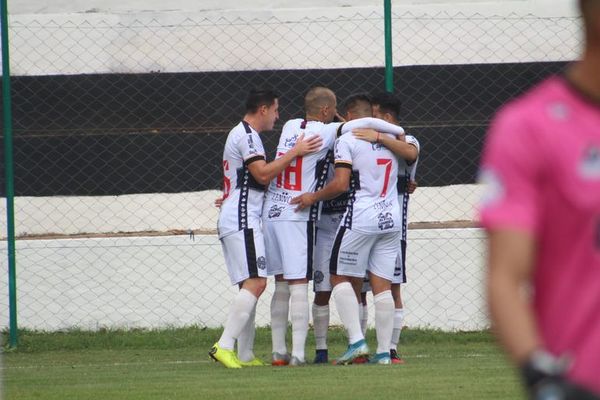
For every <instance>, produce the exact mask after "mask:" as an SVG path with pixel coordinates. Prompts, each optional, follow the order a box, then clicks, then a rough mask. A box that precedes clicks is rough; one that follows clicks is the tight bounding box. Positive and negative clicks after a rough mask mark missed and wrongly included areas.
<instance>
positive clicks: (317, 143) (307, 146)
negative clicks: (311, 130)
mask: <svg viewBox="0 0 600 400" xmlns="http://www.w3.org/2000/svg"><path fill="white" fill-rule="evenodd" d="M322 145H323V138H321V136H319V135H313V136H310V137H308V138H305V137H304V133H303V134H301V135H300V136H298V139H296V144H295V145H294V149H295V151H296V154H297V156H303V155H305V154H309V153H313V152H315V151H317V150H319V149H320V148H321V146H322Z"/></svg>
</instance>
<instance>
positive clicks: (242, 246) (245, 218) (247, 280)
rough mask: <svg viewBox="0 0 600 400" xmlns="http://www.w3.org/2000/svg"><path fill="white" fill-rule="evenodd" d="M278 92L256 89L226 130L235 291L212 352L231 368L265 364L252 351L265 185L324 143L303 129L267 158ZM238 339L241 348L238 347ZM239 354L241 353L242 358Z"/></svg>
mask: <svg viewBox="0 0 600 400" xmlns="http://www.w3.org/2000/svg"><path fill="white" fill-rule="evenodd" d="M278 109H279V102H278V96H277V95H276V94H275V93H274V92H272V91H270V90H252V91H251V92H250V94H249V95H248V98H247V100H246V114H245V116H244V119H243V120H242V122H240V123H239V124H238V125H236V126H235V127H234V128H233V129H232V130H231V131H230V132H229V135H228V136H227V141H226V142H225V150H224V151H223V173H224V176H223V199H224V200H223V203H222V205H221V211H220V213H219V220H218V234H219V239H220V240H221V245H222V247H223V253H224V256H225V263H226V265H227V269H228V272H229V277H230V279H231V283H232V284H234V285H238V286H239V288H240V291H239V292H238V294H237V296H236V297H235V299H234V301H233V304H232V307H231V311H230V313H229V316H228V318H227V322H226V324H225V329H224V330H223V334H222V335H221V338H220V339H219V341H218V342H217V343H215V345H214V346H213V347H212V349H211V350H210V352H209V355H210V356H211V357H212V358H213V359H214V360H215V361H219V362H221V363H222V364H223V365H224V366H226V367H228V368H241V367H243V366H260V365H264V363H263V362H262V361H261V360H260V359H258V358H256V357H255V356H254V353H253V343H254V316H255V313H256V302H257V300H258V298H259V297H260V295H261V294H262V292H263V291H264V289H265V287H266V283H267V281H266V260H265V246H264V241H263V235H262V231H261V228H260V217H261V213H262V206H263V200H264V190H265V185H267V184H268V183H269V182H270V181H271V179H273V178H274V177H276V176H277V175H278V174H279V173H280V172H281V171H283V170H284V169H285V168H286V167H287V166H288V165H290V164H291V163H292V162H293V161H294V159H296V157H299V156H304V155H305V154H308V153H310V152H313V151H315V150H317V149H319V148H320V147H321V138H319V137H314V138H310V139H307V140H304V136H303V135H300V136H299V137H298V139H297V140H296V143H295V145H294V146H293V147H292V148H291V149H290V150H289V151H288V152H287V153H286V154H285V156H283V157H280V158H278V159H277V160H274V161H273V162H270V163H267V162H266V161H265V151H264V148H263V144H262V141H261V139H260V136H259V133H260V132H262V131H269V130H272V129H273V125H274V124H275V121H277V119H278V118H279V112H278ZM236 340H237V344H238V354H236V353H235V351H234V345H235V342H236ZM238 355H239V358H238Z"/></svg>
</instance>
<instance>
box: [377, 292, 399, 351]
mask: <svg viewBox="0 0 600 400" xmlns="http://www.w3.org/2000/svg"><path fill="white" fill-rule="evenodd" d="M373 300H374V303H375V330H376V332H377V353H388V352H389V351H390V344H391V342H392V331H393V330H394V298H393V297H392V291H391V290H385V291H383V292H381V293H379V294H378V295H376V296H373Z"/></svg>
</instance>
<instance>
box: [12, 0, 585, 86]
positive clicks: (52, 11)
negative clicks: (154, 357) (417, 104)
mask: <svg viewBox="0 0 600 400" xmlns="http://www.w3.org/2000/svg"><path fill="white" fill-rule="evenodd" d="M574 3H575V2H574V1H550V0H538V1H534V0H529V1H527V0H513V1H490V2H484V1H476V0H472V1H465V2H450V1H433V2H428V1H423V0H420V1H416V0H413V1H397V2H394V13H393V14H394V17H393V18H394V20H393V39H394V50H393V59H394V65H414V64H458V63H461V64H463V63H495V62H526V61H564V60H572V59H575V58H576V57H577V54H578V52H579V47H580V36H579V20H578V18H576V13H575V11H574V7H573V4H574ZM249 4H251V6H250V5H249ZM382 4H383V2H382V1H375V0H365V1H356V0H355V1H350V2H345V1H339V0H338V1H333V2H328V3H326V5H327V6H326V7H323V6H322V4H321V3H319V2H317V1H314V0H313V1H308V2H298V3H295V2H288V1H286V2H268V1H258V2H252V3H250V2H246V3H239V2H233V1H225V2H217V1H205V2H192V1H179V2H174V3H171V2H158V1H129V2H123V1H121V2H119V1H116V0H108V1H106V0H105V1H102V2H89V1H76V2H73V3H71V2H57V3H56V4H54V3H53V4H47V3H45V2H41V1H38V0H36V1H33V0H25V1H23V0H20V1H19V2H14V4H11V10H14V11H13V15H12V18H11V54H12V55H11V57H12V58H11V61H12V62H11V69H12V73H13V74H14V75H53V74H84V73H129V72H141V73H147V72H151V71H160V72H194V71H222V70H228V71H229V70H256V69H283V68H286V69H288V68H289V69H305V68H349V67H366V66H382V65H383V64H384V46H383V17H382V15H383V11H382ZM299 55H302V56H299Z"/></svg>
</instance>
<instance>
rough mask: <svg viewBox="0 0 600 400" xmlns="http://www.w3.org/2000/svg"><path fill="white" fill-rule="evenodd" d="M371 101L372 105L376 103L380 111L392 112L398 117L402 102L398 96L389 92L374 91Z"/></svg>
mask: <svg viewBox="0 0 600 400" xmlns="http://www.w3.org/2000/svg"><path fill="white" fill-rule="evenodd" d="M371 103H372V104H373V105H378V106H379V109H380V110H381V111H382V112H384V113H389V114H392V115H393V116H394V118H396V119H399V118H400V109H401V108H402V102H401V101H400V99H399V98H398V96H395V95H394V94H392V93H390V92H380V93H376V94H374V95H373V97H372V98H371Z"/></svg>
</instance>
